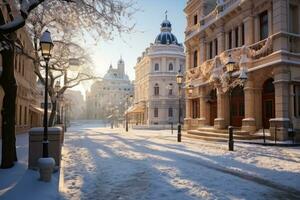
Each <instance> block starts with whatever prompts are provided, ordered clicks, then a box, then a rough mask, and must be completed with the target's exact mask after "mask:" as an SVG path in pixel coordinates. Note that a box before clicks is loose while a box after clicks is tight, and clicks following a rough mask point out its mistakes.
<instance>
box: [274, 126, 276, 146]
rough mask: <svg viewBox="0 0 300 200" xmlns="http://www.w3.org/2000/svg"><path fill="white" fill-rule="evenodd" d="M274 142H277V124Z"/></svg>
mask: <svg viewBox="0 0 300 200" xmlns="http://www.w3.org/2000/svg"><path fill="white" fill-rule="evenodd" d="M274 142H275V144H277V126H275V134H274Z"/></svg>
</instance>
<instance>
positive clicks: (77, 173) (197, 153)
mask: <svg viewBox="0 0 300 200" xmlns="http://www.w3.org/2000/svg"><path fill="white" fill-rule="evenodd" d="M227 148H228V147H227V144H226V143H212V142H204V141H199V140H194V139H190V138H183V142H182V143H177V142H176V135H175V134H174V135H172V134H171V131H168V130H166V131H150V130H131V129H130V130H129V132H128V133H127V132H125V131H124V129H110V128H105V127H99V124H97V123H94V124H88V123H85V122H84V123H77V124H74V126H73V127H72V128H71V129H70V130H69V132H68V133H66V136H65V145H64V148H63V162H62V171H61V180H60V192H61V193H62V197H63V198H64V199H103V200H110V199H111V200H115V199H138V200H143V199H150V200H152V199H155V200H157V199H164V200H165V199H167V200H168V199H170V200H171V199H172V200H176V199H179V200H186V199H296V198H300V189H299V188H300V164H299V163H300V148H299V147H273V146H272V147H270V146H260V145H253V144H251V145H250V144H242V143H239V144H235V151H234V152H229V151H227Z"/></svg>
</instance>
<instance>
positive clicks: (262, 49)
mask: <svg viewBox="0 0 300 200" xmlns="http://www.w3.org/2000/svg"><path fill="white" fill-rule="evenodd" d="M272 42H273V38H272V37H269V38H267V39H264V40H261V41H259V42H257V43H255V44H252V45H250V46H249V49H250V54H251V56H252V58H253V59H260V58H262V57H266V56H268V55H270V54H271V53H273V45H272Z"/></svg>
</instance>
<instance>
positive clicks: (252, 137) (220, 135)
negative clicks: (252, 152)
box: [187, 130, 262, 141]
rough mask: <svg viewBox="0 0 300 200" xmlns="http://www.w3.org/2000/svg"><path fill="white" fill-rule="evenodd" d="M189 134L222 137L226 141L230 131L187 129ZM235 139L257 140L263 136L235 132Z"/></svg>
mask: <svg viewBox="0 0 300 200" xmlns="http://www.w3.org/2000/svg"><path fill="white" fill-rule="evenodd" d="M187 135H195V136H200V137H208V138H222V139H225V140H226V141H227V140H228V133H226V134H225V133H218V132H205V131H199V130H189V131H187ZM233 138H234V139H237V140H255V139H262V137H261V136H256V135H249V134H243V135H240V134H234V135H233Z"/></svg>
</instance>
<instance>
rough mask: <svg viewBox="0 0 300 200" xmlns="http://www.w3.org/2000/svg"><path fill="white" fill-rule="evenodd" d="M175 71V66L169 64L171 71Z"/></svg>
mask: <svg viewBox="0 0 300 200" xmlns="http://www.w3.org/2000/svg"><path fill="white" fill-rule="evenodd" d="M173 70H174V67H173V64H172V63H170V64H169V71H173Z"/></svg>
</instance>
